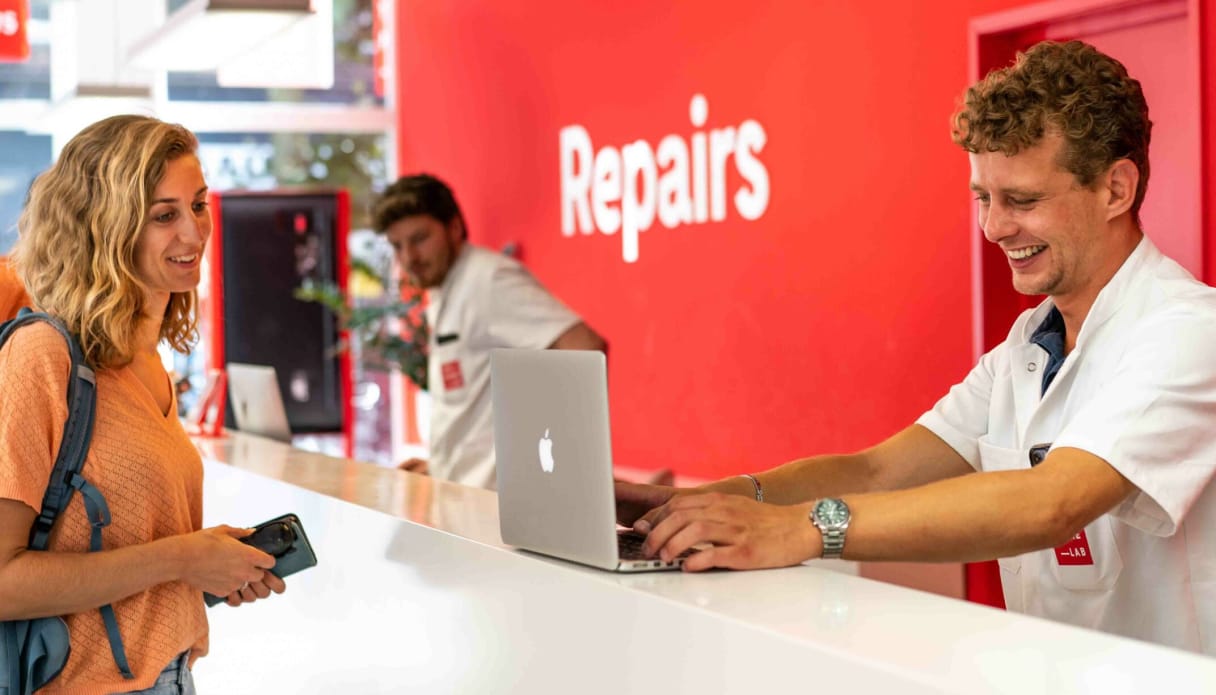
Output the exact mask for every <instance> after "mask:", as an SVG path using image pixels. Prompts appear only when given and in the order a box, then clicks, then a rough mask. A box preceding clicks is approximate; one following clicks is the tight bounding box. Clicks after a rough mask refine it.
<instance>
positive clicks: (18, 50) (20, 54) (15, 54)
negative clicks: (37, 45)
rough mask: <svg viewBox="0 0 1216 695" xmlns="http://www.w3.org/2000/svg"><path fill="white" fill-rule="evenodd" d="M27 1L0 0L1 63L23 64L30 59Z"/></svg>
mask: <svg viewBox="0 0 1216 695" xmlns="http://www.w3.org/2000/svg"><path fill="white" fill-rule="evenodd" d="M29 16H30V11H29V3H28V2H27V0H0V62H14V63H15V62H21V61H23V60H26V59H28V58H29V57H30V41H29V37H28V36H27V35H26V24H27V23H28V22H29Z"/></svg>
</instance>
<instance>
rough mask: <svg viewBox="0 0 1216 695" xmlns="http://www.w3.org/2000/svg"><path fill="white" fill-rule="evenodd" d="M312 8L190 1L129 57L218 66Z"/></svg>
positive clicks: (163, 66)
mask: <svg viewBox="0 0 1216 695" xmlns="http://www.w3.org/2000/svg"><path fill="white" fill-rule="evenodd" d="M312 13H313V9H312V2H311V0H190V1H189V2H187V3H186V4H185V5H183V6H182V7H180V8H179V9H177V10H175V11H174V12H173V13H172V14H170V15H169V17H168V18H167V19H166V20H165V23H164V24H163V25H162V26H160V27H158V28H157V29H155V30H153V31H152V32H151V33H150V34H148V35H147V36H146V37H144V38H142V39H139V40H138V41H135V42H133V43H132V44H131V47H130V49H129V50H128V52H127V61H128V62H129V63H130V64H131V65H133V66H136V67H140V68H144V69H147V70H183V71H205V70H214V69H216V68H217V67H218V66H220V65H223V64H224V63H226V62H228V61H230V60H232V59H233V58H235V57H237V56H240V55H241V54H243V53H246V52H248V51H250V50H251V49H253V48H254V47H256V46H258V45H259V44H261V43H262V42H265V41H267V40H269V39H271V38H272V37H274V36H276V35H277V34H279V33H281V32H283V31H285V30H287V29H288V28H289V27H291V26H292V25H294V24H295V23H297V22H299V21H301V20H303V19H305V18H307V17H309V16H310V15H312ZM330 50H331V51H332V48H331V49H330Z"/></svg>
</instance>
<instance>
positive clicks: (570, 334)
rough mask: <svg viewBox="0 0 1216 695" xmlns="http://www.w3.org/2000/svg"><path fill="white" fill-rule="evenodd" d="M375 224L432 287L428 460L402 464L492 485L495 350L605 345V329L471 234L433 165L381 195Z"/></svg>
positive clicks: (414, 278)
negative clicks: (596, 327)
mask: <svg viewBox="0 0 1216 695" xmlns="http://www.w3.org/2000/svg"><path fill="white" fill-rule="evenodd" d="M373 220H374V225H375V228H376V231H377V232H379V233H381V234H383V235H384V236H385V238H387V239H388V241H389V243H390V244H392V246H393V251H394V254H395V257H396V259H397V264H398V266H399V267H400V270H401V271H402V273H404V274H405V275H406V276H407V277H408V279H409V282H410V283H411V284H413V285H414V286H416V287H419V288H422V289H424V290H426V292H427V307H426V320H427V324H428V326H429V330H430V335H429V344H428V347H429V353H428V359H427V384H428V391H429V392H430V394H431V435H430V440H431V441H430V458H429V460H425V461H424V460H421V459H410V460H409V461H406V462H405V463H403V464H401V468H402V469H404V470H409V471H413V472H416V473H429V474H430V475H433V476H435V477H437V478H442V479H445V480H451V481H454V482H458V483H460V484H462V485H469V486H474V487H484V488H490V489H494V488H495V484H496V480H497V478H496V475H495V467H494V430H493V420H492V414H491V410H490V409H491V403H490V350H491V349H492V348H530V349H536V350H543V349H557V350H600V351H603V350H604V349H605V347H606V345H605V343H604V339H603V338H601V337H600V336H599V335H597V334H596V333H595V331H593V330H591V328H590V327H588V326H587V324H586V323H585V322H584V321H583V320H582V319H581V318H579V316H578V315H577V314H575V313H574V312H573V311H571V310H570V309H569V308H568V307H566V305H565V304H563V303H562V302H561V301H560V300H558V299H557V298H556V297H554V296H553V295H552V294H550V293H549V292H548V291H547V290H546V289H545V288H544V287H543V286H541V284H540V283H539V282H537V280H536V278H534V277H532V274H531V273H529V272H528V271H527V269H526V268H524V267H523V266H522V265H520V264H519V262H517V261H515V260H514V259H512V258H509V257H507V256H506V255H504V254H501V253H498V252H495V251H491V250H489V249H485V248H481V247H479V246H474V245H472V244H470V243H469V242H468V225H467V224H466V223H465V219H464V214H463V213H462V212H461V210H460V206H459V205H458V204H457V203H456V198H455V196H454V195H453V194H452V190H451V189H450V188H449V187H448V186H447V184H445V183H444V182H443V181H441V180H439V179H438V178H436V177H434V176H431V175H430V174H415V175H412V176H405V177H402V178H401V179H398V180H397V181H396V182H395V183H393V184H392V185H391V186H389V187H388V188H387V189H386V190H385V191H384V193H383V194H382V195H381V196H380V198H379V199H378V200H377V201H376V203H375V207H374V211H373Z"/></svg>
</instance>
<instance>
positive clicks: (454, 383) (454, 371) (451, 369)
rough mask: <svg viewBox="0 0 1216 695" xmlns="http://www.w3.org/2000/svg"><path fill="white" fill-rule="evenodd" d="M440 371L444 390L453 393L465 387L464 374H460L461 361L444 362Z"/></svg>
mask: <svg viewBox="0 0 1216 695" xmlns="http://www.w3.org/2000/svg"><path fill="white" fill-rule="evenodd" d="M439 371H440V372H441V373H442V374H443V388H444V390H446V391H451V390H453V389H458V388H460V387H462V386H464V374H462V373H461V372H460V360H452V361H451V362H444V363H443V364H441V365H440V366H439Z"/></svg>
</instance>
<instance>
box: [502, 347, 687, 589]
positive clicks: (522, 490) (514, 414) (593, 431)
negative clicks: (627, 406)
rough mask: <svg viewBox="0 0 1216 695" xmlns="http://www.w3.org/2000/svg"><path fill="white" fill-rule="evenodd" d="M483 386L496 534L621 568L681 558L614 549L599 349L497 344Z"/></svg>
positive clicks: (674, 565) (655, 566)
mask: <svg viewBox="0 0 1216 695" xmlns="http://www.w3.org/2000/svg"><path fill="white" fill-rule="evenodd" d="M490 390H491V394H492V398H493V402H494V451H495V459H496V461H497V466H498V518H499V526H500V529H501V531H502V539H503V542H505V543H507V544H509V545H514V546H516V547H519V548H522V549H524V550H530V551H533V552H537V553H542V554H544V555H551V556H553V557H559V558H562V559H565V560H573V561H574V562H580V563H583V564H585V565H592V566H594V567H599V568H602V569H607V570H615V571H619V572H643V571H650V570H660V569H678V568H679V567H680V565H682V564H683V558H677V559H676V560H675V561H674V562H671V563H664V562H662V561H661V560H659V559H658V558H642V557H641V555H640V553H636V552H634V553H633V556H632V557H631V556H630V553H629V551H621V550H619V549H618V543H619V541H618V535H619V534H618V531H617V530H616V528H617V525H616V502H615V498H614V496H613V488H612V436H611V433H610V431H609V424H608V374H607V368H606V362H605V358H604V354H603V353H601V352H596V351H593V350H505V349H499V350H494V351H492V352H491V353H490ZM628 536H629V537H631V538H632V539H634V542H633V545H635V546H636V545H638V544H637V542H636V540H637V539H638V538H640V537H639V536H637V535H636V534H633V533H629V534H628Z"/></svg>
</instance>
